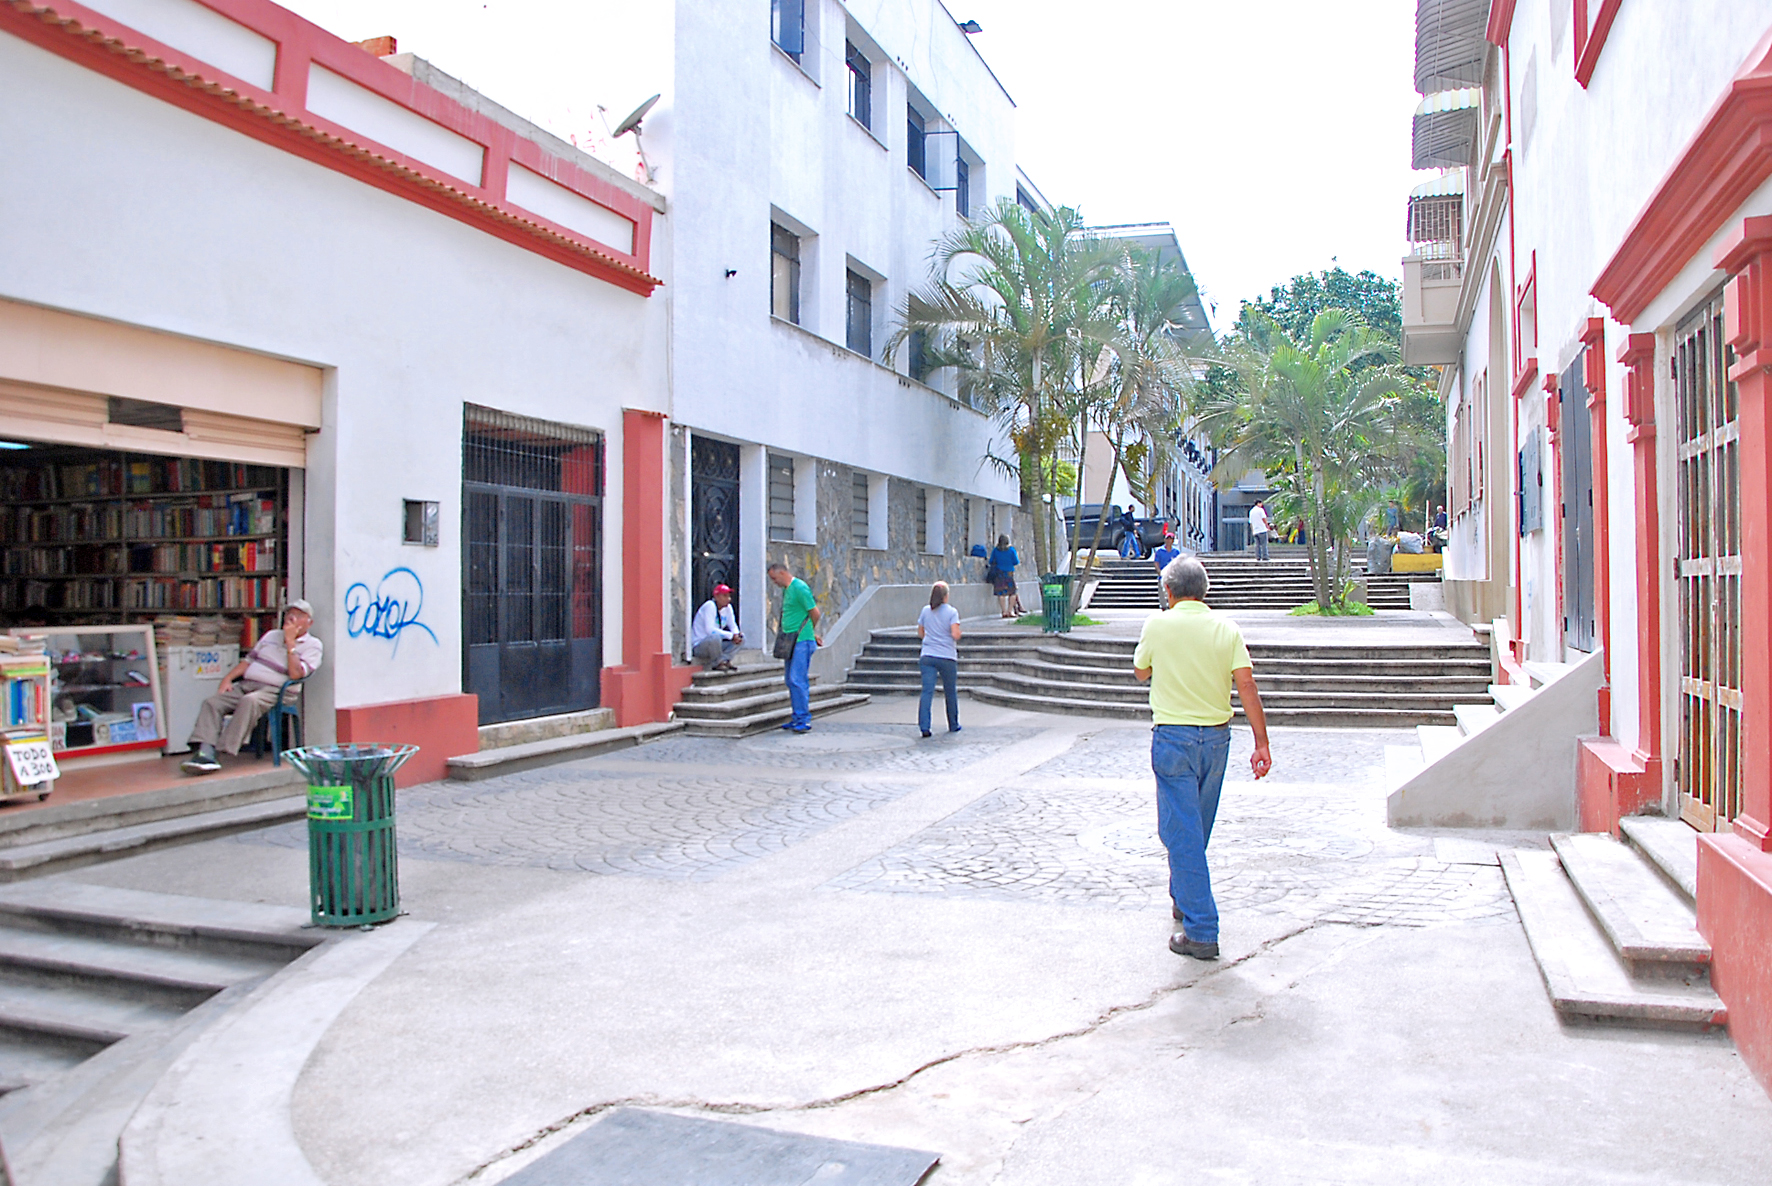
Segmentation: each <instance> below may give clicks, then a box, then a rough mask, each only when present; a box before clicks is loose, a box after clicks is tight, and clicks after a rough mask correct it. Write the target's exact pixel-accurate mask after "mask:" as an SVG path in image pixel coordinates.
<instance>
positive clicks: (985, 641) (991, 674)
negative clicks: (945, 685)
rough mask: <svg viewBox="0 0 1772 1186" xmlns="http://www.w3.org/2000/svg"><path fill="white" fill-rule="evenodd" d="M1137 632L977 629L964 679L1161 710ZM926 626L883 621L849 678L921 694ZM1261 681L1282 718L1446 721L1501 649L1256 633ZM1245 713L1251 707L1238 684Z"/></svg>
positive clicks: (1137, 713)
mask: <svg viewBox="0 0 1772 1186" xmlns="http://www.w3.org/2000/svg"><path fill="white" fill-rule="evenodd" d="M1136 646H1137V643H1136V641H1135V640H1133V639H1130V638H1103V637H1097V636H1091V635H1087V634H1082V633H1071V634H1066V635H1042V634H1038V633H1035V632H1032V631H1029V632H1027V633H1022V632H1020V631H975V632H973V633H970V634H968V635H966V637H965V638H964V639H962V640H961V643H960V686H961V688H963V689H964V690H965V691H966V692H967V693H968V694H969V695H970V696H971V697H972V698H973V699H975V700H979V701H982V702H984V703H987V704H999V705H1003V706H1005V707H1010V708H1025V709H1030V710H1033V711H1036V712H1064V713H1077V714H1081V715H1085V716H1102V717H1115V718H1119V719H1123V720H1136V721H1148V720H1149V719H1150V707H1149V703H1150V701H1149V694H1148V687H1147V685H1145V684H1141V683H1139V682H1138V681H1137V679H1135V678H1134V677H1133V674H1132V653H1133V650H1134V649H1135V648H1136ZM920 648H921V644H920V643H919V642H918V640H917V637H916V634H915V632H914V631H912V630H909V629H906V628H894V629H891V630H876V631H874V632H873V635H872V637H871V638H870V639H869V641H868V644H867V646H866V647H864V648H863V649H862V653H861V655H860V656H859V657H858V658H857V659H856V662H855V666H854V667H853V668H852V669H851V670H850V672H849V675H848V680H847V682H846V683H845V685H844V686H845V687H846V688H848V689H851V690H854V691H861V692H868V693H879V694H887V695H890V694H894V693H898V694H915V693H916V692H918V691H919V690H920V689H921V686H922V676H921V673H920V672H919V671H918V668H917V655H918V652H919V650H920ZM1249 652H1250V658H1251V659H1252V660H1253V661H1254V665H1255V676H1256V680H1257V681H1258V683H1259V684H1260V687H1261V699H1262V705H1263V707H1264V708H1265V709H1266V710H1267V718H1268V721H1269V722H1270V723H1272V724H1275V725H1310V726H1323V727H1330V726H1341V727H1356V728H1358V727H1363V726H1369V727H1375V728H1407V727H1409V726H1411V725H1419V724H1445V723H1450V722H1452V721H1453V720H1454V719H1455V718H1454V717H1453V713H1452V706H1453V704H1455V703H1457V702H1458V701H1460V700H1465V699H1469V698H1470V697H1471V696H1472V695H1474V694H1479V693H1481V691H1482V690H1483V689H1484V688H1485V687H1487V685H1488V683H1489V679H1490V665H1489V650H1488V648H1487V647H1485V646H1483V645H1481V644H1480V643H1477V642H1475V641H1474V640H1473V641H1472V642H1471V643H1469V644H1453V645H1435V646H1367V645H1308V646H1307V645H1295V644H1277V643H1252V644H1250V647H1249ZM1232 705H1233V707H1234V708H1235V710H1236V714H1237V716H1239V717H1241V716H1242V707H1241V705H1240V704H1237V702H1236V698H1235V696H1234V694H1233V697H1232Z"/></svg>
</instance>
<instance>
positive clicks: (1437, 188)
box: [1409, 169, 1464, 198]
mask: <svg viewBox="0 0 1772 1186" xmlns="http://www.w3.org/2000/svg"><path fill="white" fill-rule="evenodd" d="M1463 193H1464V170H1463V169H1448V170H1446V172H1444V173H1442V174H1440V175H1439V176H1438V177H1435V178H1434V179H1433V180H1431V181H1424V182H1422V183H1421V184H1420V185H1418V186H1416V187H1415V188H1414V189H1412V190H1410V191H1409V196H1410V197H1412V198H1449V197H1452V196H1454V195H1462V194H1463Z"/></svg>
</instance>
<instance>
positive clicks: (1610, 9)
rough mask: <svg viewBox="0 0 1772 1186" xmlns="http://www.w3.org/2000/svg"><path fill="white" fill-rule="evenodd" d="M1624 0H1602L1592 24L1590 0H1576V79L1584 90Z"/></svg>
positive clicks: (1597, 63) (1598, 61)
mask: <svg viewBox="0 0 1772 1186" xmlns="http://www.w3.org/2000/svg"><path fill="white" fill-rule="evenodd" d="M1623 2H1624V0H1600V11H1599V12H1597V13H1595V14H1594V19H1593V23H1592V24H1591V25H1590V24H1589V23H1588V19H1587V6H1588V0H1575V14H1574V15H1575V81H1576V82H1579V83H1580V84H1581V86H1582V89H1584V90H1585V89H1586V88H1587V84H1588V82H1589V80H1591V79H1592V78H1593V76H1594V67H1595V66H1597V65H1599V64H1600V51H1601V50H1603V49H1605V48H1606V34H1608V33H1610V32H1612V22H1613V21H1614V20H1615V19H1617V17H1618V6H1619V5H1620V4H1622V3H1623ZM1510 7H1511V6H1510Z"/></svg>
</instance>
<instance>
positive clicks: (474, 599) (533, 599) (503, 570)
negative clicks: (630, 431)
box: [462, 405, 603, 725]
mask: <svg viewBox="0 0 1772 1186" xmlns="http://www.w3.org/2000/svg"><path fill="white" fill-rule="evenodd" d="M463 444H464V449H463V471H462V545H463V546H462V567H463V570H464V571H463V579H462V590H463V592H462V600H463V605H462V641H463V656H462V682H463V684H464V685H465V687H466V689H467V690H468V691H469V692H472V693H473V694H474V695H476V696H478V697H479V698H480V723H481V724H483V725H487V724H492V723H494V722H497V721H512V720H519V719H521V718H524V717H536V716H546V715H550V714H553V713H562V712H575V711H577V710H579V709H585V708H595V707H597V699H598V693H599V685H600V682H601V677H602V668H603V646H602V621H603V595H602V594H603V584H602V556H603V498H602V495H603V439H602V437H601V435H600V434H598V433H595V432H592V431H590V430H588V429H579V428H571V427H568V426H566V425H561V424H549V423H547V422H545V421H541V420H532V419H530V418H529V417H527V416H515V415H511V414H509V413H506V412H498V411H494V410H492V409H490V408H477V407H473V406H471V405H470V406H469V407H468V409H467V414H466V418H465V424H464V429H463Z"/></svg>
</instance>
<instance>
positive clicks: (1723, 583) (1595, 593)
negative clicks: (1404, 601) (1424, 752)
mask: <svg viewBox="0 0 1772 1186" xmlns="http://www.w3.org/2000/svg"><path fill="white" fill-rule="evenodd" d="M1416 47H1417V59H1416V82H1417V86H1418V88H1419V90H1420V91H1421V92H1422V94H1423V96H1424V98H1423V101H1422V104H1421V107H1420V109H1419V110H1418V112H1417V114H1416V117H1415V127H1414V133H1415V140H1414V155H1415V162H1414V163H1415V165H1416V166H1417V167H1418V168H1441V169H1444V170H1446V172H1445V173H1444V174H1443V175H1441V176H1439V177H1437V178H1434V179H1432V180H1429V181H1427V182H1425V183H1424V184H1423V185H1422V186H1420V187H1418V188H1417V190H1416V192H1415V194H1414V195H1412V196H1411V198H1410V199H1409V228H1410V239H1411V254H1410V256H1409V258H1408V259H1406V260H1405V261H1404V268H1405V270H1404V331H1403V332H1404V359H1405V361H1407V362H1411V363H1419V364H1438V365H1441V366H1443V367H1445V370H1444V372H1443V374H1442V379H1441V385H1440V390H1441V394H1442V395H1443V396H1444V397H1445V399H1446V405H1447V409H1448V425H1447V428H1448V440H1449V451H1448V458H1447V462H1448V474H1449V479H1450V481H1449V485H1450V491H1449V493H1450V499H1449V503H1448V510H1449V513H1450V515H1451V520H1452V522H1451V527H1452V530H1451V542H1450V545H1449V547H1448V550H1447V559H1446V589H1447V600H1448V605H1449V606H1450V607H1451V608H1453V609H1454V610H1455V611H1456V612H1457V613H1458V614H1459V615H1460V616H1461V617H1463V618H1464V619H1465V620H1467V621H1470V622H1472V623H1473V624H1479V625H1481V624H1488V623H1491V622H1492V623H1493V624H1494V625H1493V628H1494V630H1495V632H1496V637H1498V638H1499V639H1500V640H1501V641H1502V643H1503V644H1504V645H1503V646H1501V647H1500V648H1498V651H1499V659H1500V665H1501V669H1502V678H1503V680H1504V682H1524V681H1525V675H1526V673H1525V672H1524V670H1523V665H1524V664H1525V663H1527V662H1529V661H1539V662H1547V661H1548V662H1578V661H1584V660H1586V661H1589V662H1591V661H1592V660H1591V658H1590V657H1592V656H1595V655H1598V656H1599V661H1600V664H1601V686H1600V688H1599V693H1598V697H1597V702H1596V703H1594V704H1593V705H1592V714H1593V715H1592V716H1591V717H1590V718H1589V719H1591V720H1593V721H1594V722H1595V723H1596V725H1597V728H1596V729H1595V732H1594V734H1593V735H1591V736H1583V737H1569V738H1568V739H1567V747H1566V750H1565V751H1564V752H1565V753H1566V755H1567V760H1568V767H1567V769H1566V770H1565V771H1564V772H1562V773H1561V783H1562V784H1567V783H1568V782H1570V781H1571V776H1572V782H1573V787H1574V792H1575V794H1574V801H1573V802H1572V803H1567V804H1563V805H1561V806H1562V808H1564V810H1563V812H1562V813H1563V815H1564V816H1565V818H1568V817H1570V816H1572V817H1573V818H1574V819H1575V821H1576V823H1577V824H1578V825H1579V827H1580V828H1581V829H1582V830H1584V831H1614V832H1616V831H1617V829H1618V827H1619V821H1620V820H1621V819H1622V818H1623V817H1626V816H1630V815H1635V814H1639V813H1644V812H1647V813H1659V814H1661V815H1664V816H1667V817H1670V818H1674V819H1682V820H1684V821H1686V822H1687V823H1688V824H1690V825H1691V826H1692V827H1693V828H1694V829H1697V830H1698V831H1699V832H1700V833H1701V835H1700V836H1699V837H1698V839H1697V841H1696V848H1697V852H1698V865H1697V875H1696V887H1697V895H1696V909H1697V925H1698V929H1699V931H1700V932H1701V933H1702V934H1703V936H1704V937H1705V938H1706V939H1707V940H1708V941H1709V943H1710V946H1711V949H1712V951H1711V965H1710V966H1711V980H1712V983H1713V985H1714V987H1715V988H1716V990H1717V992H1718V994H1719V995H1720V996H1721V997H1722V999H1723V1001H1724V1003H1725V1004H1726V1005H1727V1007H1728V1011H1729V1027H1730V1030H1731V1032H1732V1033H1733V1034H1734V1036H1735V1039H1736V1043H1737V1045H1738V1047H1739V1048H1740V1050H1741V1053H1742V1055H1743V1057H1744V1059H1745V1060H1746V1061H1747V1062H1748V1063H1749V1065H1750V1066H1752V1067H1753V1068H1754V1069H1755V1072H1756V1074H1758V1076H1759V1077H1760V1079H1761V1081H1762V1082H1763V1083H1767V1084H1772V1007H1768V1002H1769V1001H1772V964H1768V962H1767V960H1766V958H1765V952H1766V950H1767V946H1766V944H1767V938H1768V935H1772V891H1769V890H1768V887H1769V886H1772V663H1769V662H1768V650H1769V647H1768V640H1769V639H1772V551H1769V550H1768V549H1767V548H1766V547H1765V543H1766V539H1765V525H1766V522H1767V516H1768V508H1769V506H1772V500H1769V499H1768V494H1767V492H1768V489H1769V488H1772V483H1769V479H1768V474H1769V473H1772V431H1769V429H1772V423H1769V421H1768V419H1767V417H1766V414H1765V409H1766V401H1767V398H1768V396H1769V395H1772V391H1769V390H1768V387H1769V385H1772V369H1769V368H1772V358H1768V356H1767V353H1766V346H1767V344H1768V343H1772V300H1769V298H1768V285H1767V277H1768V276H1772V155H1769V154H1768V153H1766V152H1765V151H1764V149H1763V148H1761V147H1760V146H1761V145H1763V144H1764V143H1765V142H1766V138H1767V136H1768V135H1769V134H1772V106H1769V105H1768V102H1767V96H1768V94H1772V0H1631V2H1630V3H1628V4H1625V3H1620V2H1619V0H1588V2H1585V3H1584V2H1583V0H1573V2H1572V0H1549V2H1544V0H1538V2H1534V3H1516V2H1515V0H1491V2H1488V3H1485V2H1483V0H1419V4H1418V8H1417V38H1416ZM1529 703H1530V702H1528V704H1529ZM1430 770H1431V767H1430ZM1557 774H1558V772H1556V771H1547V772H1546V780H1547V782H1549V781H1551V780H1553V779H1555V778H1556V776H1557Z"/></svg>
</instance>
